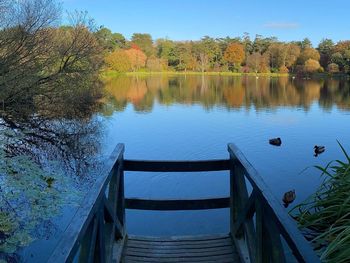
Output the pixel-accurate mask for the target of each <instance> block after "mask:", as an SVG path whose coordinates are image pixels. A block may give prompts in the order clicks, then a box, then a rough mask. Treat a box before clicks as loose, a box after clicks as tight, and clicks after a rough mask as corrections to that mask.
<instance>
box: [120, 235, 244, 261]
mask: <svg viewBox="0 0 350 263" xmlns="http://www.w3.org/2000/svg"><path fill="white" fill-rule="evenodd" d="M122 262H124V263H133V262H135V263H140V262H149V263H151V262H185V263H190V262H202V263H204V262H206V263H209V262H213V263H214V262H215V263H236V262H237V263H238V262H240V260H239V257H238V254H237V252H236V249H235V247H234V245H233V243H232V240H231V237H230V236H229V235H210V236H181V237H180V236H173V237H142V236H128V239H127V241H126V244H125V246H124V251H123V258H122Z"/></svg>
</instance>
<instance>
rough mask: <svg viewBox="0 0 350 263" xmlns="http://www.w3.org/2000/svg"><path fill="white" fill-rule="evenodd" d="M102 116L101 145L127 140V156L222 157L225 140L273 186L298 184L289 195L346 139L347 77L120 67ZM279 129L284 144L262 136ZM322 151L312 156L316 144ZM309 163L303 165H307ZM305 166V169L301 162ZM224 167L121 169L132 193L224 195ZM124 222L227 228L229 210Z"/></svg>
mask: <svg viewBox="0 0 350 263" xmlns="http://www.w3.org/2000/svg"><path fill="white" fill-rule="evenodd" d="M106 90H107V91H108V94H110V99H109V103H108V104H107V105H108V106H107V107H106V109H105V112H104V115H103V116H101V118H103V119H104V121H105V122H104V123H105V139H104V142H105V143H104V144H105V145H106V147H105V149H106V150H107V152H110V151H111V150H112V148H113V146H114V145H115V144H116V143H118V142H123V143H125V146H126V152H125V158H129V159H165V160H174V159H186V160H192V159H193V160H196V159H215V158H227V157H228V153H227V143H229V142H233V143H235V144H236V145H238V147H239V148H240V149H241V151H242V152H243V153H244V154H245V155H246V157H247V158H248V160H249V161H250V162H251V163H252V164H253V166H254V167H255V168H256V169H257V170H258V172H259V173H260V175H261V176H262V177H263V178H264V180H265V181H266V183H267V185H268V186H270V188H271V190H272V192H273V193H274V194H275V196H276V197H277V198H278V199H279V200H281V199H282V196H283V193H285V192H286V191H289V190H291V189H295V190H296V195H297V199H296V201H295V203H298V202H301V201H302V200H304V199H305V198H307V196H309V195H310V194H311V193H313V191H314V190H315V189H316V187H317V186H318V185H319V184H320V182H321V178H320V172H319V171H318V170H316V169H315V168H313V166H314V165H322V166H325V165H326V164H327V163H328V162H329V161H331V160H334V159H337V158H341V159H343V155H342V153H341V151H340V147H339V146H338V145H337V142H336V140H339V141H340V142H341V143H342V144H343V145H344V146H345V147H346V148H347V149H350V140H349V139H350V133H349V132H350V86H349V82H348V81H346V80H334V79H326V80H325V79H320V80H299V79H292V78H287V77H286V78H262V77H259V78H255V77H220V76H172V77H171V76H150V77H119V78H115V79H111V80H109V81H107V83H106ZM273 137H281V138H282V146H281V147H275V146H271V145H269V143H268V139H269V138H273ZM316 144H317V145H325V146H326V152H325V153H324V154H321V155H320V156H318V157H317V158H315V157H314V156H313V146H314V145H316ZM307 168H308V169H307ZM305 169H306V170H305ZM228 183H229V178H228V175H227V174H226V173H222V172H220V173H199V174H170V173H156V174H150V173H147V174H145V173H127V174H126V195H127V196H128V197H140V198H164V199H165V198H201V197H222V196H226V195H228V193H229V188H228ZM127 224H128V229H129V232H131V233H135V234H144V235H151V234H156V235H170V234H196V233H203V234H204V233H213V232H225V231H227V229H228V211H227V210H225V209H221V210H213V211H209V212H188V211H186V212H144V211H128V213H127Z"/></svg>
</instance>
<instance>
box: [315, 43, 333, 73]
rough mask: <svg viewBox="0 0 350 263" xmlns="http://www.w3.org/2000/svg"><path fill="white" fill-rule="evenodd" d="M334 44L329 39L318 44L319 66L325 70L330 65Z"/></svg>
mask: <svg viewBox="0 0 350 263" xmlns="http://www.w3.org/2000/svg"><path fill="white" fill-rule="evenodd" d="M333 47H334V43H333V41H332V40H331V39H328V38H325V39H322V41H321V42H320V43H319V44H318V47H317V50H318V52H320V64H321V66H322V67H324V68H326V67H327V65H328V64H329V63H330V59H331V55H332V51H333Z"/></svg>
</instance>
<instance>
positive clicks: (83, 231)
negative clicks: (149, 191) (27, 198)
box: [48, 144, 320, 263]
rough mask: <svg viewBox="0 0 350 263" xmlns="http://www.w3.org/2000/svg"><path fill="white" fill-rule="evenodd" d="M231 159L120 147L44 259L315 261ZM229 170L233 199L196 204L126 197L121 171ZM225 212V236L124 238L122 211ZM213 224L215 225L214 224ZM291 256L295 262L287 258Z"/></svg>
mask: <svg viewBox="0 0 350 263" xmlns="http://www.w3.org/2000/svg"><path fill="white" fill-rule="evenodd" d="M228 152H229V158H228V159H225V160H208V161H143V160H142V161H141V160H126V159H124V158H123V153H124V145H123V144H118V145H117V147H116V148H115V150H114V151H113V153H112V155H111V156H110V158H109V159H108V161H107V162H106V165H105V167H104V169H103V171H101V174H100V176H99V177H98V178H97V181H96V182H95V184H94V187H93V188H91V191H90V192H89V193H88V194H87V195H86V197H85V199H84V201H83V203H82V204H81V206H80V207H79V208H78V210H77V212H76V214H75V215H74V217H73V219H72V221H71V223H70V224H69V225H68V227H67V228H66V230H65V231H64V233H63V235H62V238H61V239H60V241H59V242H58V244H57V246H56V247H55V249H54V250H53V253H52V254H51V255H50V258H49V261H48V262H59V263H61V262H125V263H127V262H135V263H137V262H138V263H140V262H216V263H221V262H222V263H224V262H252V263H255V262H256V263H260V262H278V263H283V262H307V263H310V262H311V263H313V262H320V260H319V258H318V257H317V255H316V254H315V252H314V251H313V249H312V247H311V246H310V244H309V243H308V242H307V241H306V240H305V238H304V237H303V235H302V234H301V233H300V232H299V230H298V228H297V227H296V224H295V222H294V221H293V220H292V219H291V218H290V216H289V215H288V213H287V212H286V210H285V208H283V206H282V205H281V204H280V202H279V201H278V200H277V199H276V198H275V197H274V196H273V195H272V194H271V191H270V190H269V189H268V187H267V186H266V184H265V183H264V181H263V180H262V178H261V177H260V176H259V175H258V173H257V171H256V170H255V169H254V168H253V167H252V165H251V164H250V163H249V162H248V161H247V160H246V158H245V157H244V155H243V154H242V152H241V151H240V150H239V149H238V148H237V147H236V146H235V145H234V144H229V145H228ZM127 171H139V172H199V171H227V172H228V176H230V185H229V186H228V187H230V196H229V197H226V198H211V199H197V200H183V199H182V200H145V199H128V198H124V172H127ZM218 208H223V209H227V208H229V209H230V231H229V233H227V234H226V235H209V236H172V237H167V238H166V237H142V236H132V235H128V233H127V231H126V222H125V209H141V210H164V211H171V210H200V209H218ZM217 223H218V222H213V224H217ZM290 257H293V258H294V259H293V261H290V260H291V259H290Z"/></svg>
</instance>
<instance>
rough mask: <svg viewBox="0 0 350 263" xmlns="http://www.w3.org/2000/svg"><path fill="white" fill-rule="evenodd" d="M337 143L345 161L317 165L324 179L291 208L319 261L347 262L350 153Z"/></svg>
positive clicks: (349, 253)
mask: <svg viewBox="0 0 350 263" xmlns="http://www.w3.org/2000/svg"><path fill="white" fill-rule="evenodd" d="M338 144H339V146H340V148H341V150H342V151H343V153H344V155H345V158H346V160H345V162H343V161H340V160H336V161H334V162H330V163H329V164H328V165H327V166H326V167H320V166H316V168H317V169H319V170H320V171H321V172H322V176H324V181H323V183H322V184H321V186H320V187H319V188H318V189H317V191H316V193H315V194H313V195H312V196H310V197H309V198H308V199H307V200H306V201H304V202H303V203H301V204H300V205H298V206H296V207H295V208H293V210H292V211H291V213H292V214H293V215H294V216H293V217H294V218H295V219H296V220H297V221H298V224H299V227H300V228H301V229H302V231H303V233H304V235H305V237H306V238H307V239H308V240H310V241H311V242H312V244H313V246H314V248H315V250H317V252H318V253H319V255H320V257H321V260H322V262H337V263H341V262H350V195H349V193H350V157H349V155H348V154H347V152H346V151H345V149H344V147H343V146H342V145H341V144H340V143H339V142H338Z"/></svg>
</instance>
